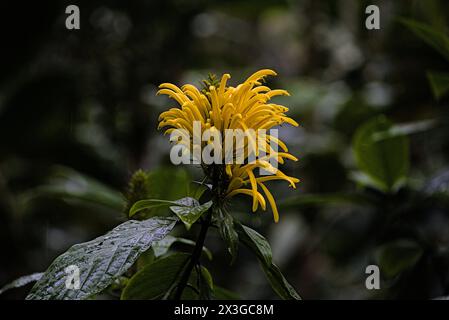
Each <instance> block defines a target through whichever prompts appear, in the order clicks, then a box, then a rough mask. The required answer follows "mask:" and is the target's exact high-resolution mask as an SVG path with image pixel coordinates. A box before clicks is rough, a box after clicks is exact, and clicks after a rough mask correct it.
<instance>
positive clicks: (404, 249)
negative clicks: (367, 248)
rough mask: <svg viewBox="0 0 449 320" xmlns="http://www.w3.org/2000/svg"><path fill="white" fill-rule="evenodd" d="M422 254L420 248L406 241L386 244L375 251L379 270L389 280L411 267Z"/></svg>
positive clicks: (412, 242) (414, 243)
mask: <svg viewBox="0 0 449 320" xmlns="http://www.w3.org/2000/svg"><path fill="white" fill-rule="evenodd" d="M422 254H423V250H422V248H421V246H419V244H417V243H416V242H414V241H411V240H407V239H401V240H397V241H394V242H390V243H387V244H385V245H383V246H382V247H380V248H379V249H377V250H376V256H377V260H378V263H379V266H380V270H381V271H382V273H383V274H384V275H385V276H387V277H390V278H391V277H395V276H396V275H398V274H399V273H401V272H402V271H405V270H407V269H409V268H411V267H413V266H414V265H415V264H416V263H417V262H418V261H419V259H420V258H421V256H422Z"/></svg>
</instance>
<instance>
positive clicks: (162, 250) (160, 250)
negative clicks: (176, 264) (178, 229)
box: [152, 235, 212, 260]
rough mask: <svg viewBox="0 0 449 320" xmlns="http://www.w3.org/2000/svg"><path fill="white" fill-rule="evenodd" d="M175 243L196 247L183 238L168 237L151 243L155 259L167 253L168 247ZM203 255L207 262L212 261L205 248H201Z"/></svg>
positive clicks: (209, 253)
mask: <svg viewBox="0 0 449 320" xmlns="http://www.w3.org/2000/svg"><path fill="white" fill-rule="evenodd" d="M175 242H179V243H183V244H187V245H190V246H195V245H196V243H195V241H192V240H189V239H185V238H177V237H173V236H170V235H168V236H166V237H165V238H164V239H162V240H160V241H156V242H154V243H153V246H152V249H153V251H154V255H155V257H156V258H157V257H160V256H163V255H164V254H166V253H167V252H168V250H169V249H170V247H171V246H172V245H173V244H174V243H175ZM203 253H204V254H205V255H206V256H207V258H208V259H209V260H212V253H211V252H210V250H209V249H207V248H206V247H205V246H204V247H203Z"/></svg>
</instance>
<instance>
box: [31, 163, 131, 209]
mask: <svg viewBox="0 0 449 320" xmlns="http://www.w3.org/2000/svg"><path fill="white" fill-rule="evenodd" d="M27 196H28V197H29V200H32V199H34V198H37V197H43V196H45V197H55V198H60V199H64V200H69V201H76V202H78V203H87V204H96V205H101V206H103V207H106V208H108V209H111V210H113V211H117V212H120V211H122V209H123V205H124V201H123V197H122V195H121V194H120V193H119V192H118V191H116V190H114V189H112V188H109V187H108V186H106V185H104V184H103V183H101V182H99V181H97V180H95V179H92V178H90V177H88V176H87V175H83V174H81V173H79V172H77V171H75V170H73V169H70V168H67V167H63V166H56V167H55V168H54V169H53V172H52V174H51V177H50V181H49V183H48V185H44V186H41V187H38V188H36V189H34V190H32V191H31V192H30V193H29V194H28V195H27Z"/></svg>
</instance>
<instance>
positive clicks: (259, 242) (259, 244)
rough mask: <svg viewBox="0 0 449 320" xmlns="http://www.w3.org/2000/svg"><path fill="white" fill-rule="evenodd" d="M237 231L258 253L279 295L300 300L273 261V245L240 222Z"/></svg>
mask: <svg viewBox="0 0 449 320" xmlns="http://www.w3.org/2000/svg"><path fill="white" fill-rule="evenodd" d="M237 231H238V233H239V236H240V239H241V240H242V242H243V243H244V244H245V245H246V246H247V247H248V248H249V249H250V250H251V251H253V252H254V253H255V254H256V256H257V258H258V259H259V262H260V265H261V267H262V270H263V271H264V272H265V275H266V276H267V279H268V281H269V282H270V285H271V287H272V288H273V290H274V291H275V292H276V293H277V294H278V295H279V297H281V298H282V299H285V300H287V299H295V300H300V299H301V297H300V296H299V294H298V293H297V292H296V291H295V289H294V288H293V287H292V286H291V285H290V283H288V281H287V280H286V279H285V277H284V276H283V275H282V273H281V271H280V270H279V268H278V267H277V266H276V265H275V264H273V263H272V254H271V247H270V244H269V243H268V241H267V240H266V239H265V238H264V237H263V236H262V235H261V234H260V233H258V232H257V231H255V230H253V229H251V228H249V227H246V226H244V225H242V224H238V228H237Z"/></svg>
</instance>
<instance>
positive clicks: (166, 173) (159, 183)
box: [128, 167, 191, 220]
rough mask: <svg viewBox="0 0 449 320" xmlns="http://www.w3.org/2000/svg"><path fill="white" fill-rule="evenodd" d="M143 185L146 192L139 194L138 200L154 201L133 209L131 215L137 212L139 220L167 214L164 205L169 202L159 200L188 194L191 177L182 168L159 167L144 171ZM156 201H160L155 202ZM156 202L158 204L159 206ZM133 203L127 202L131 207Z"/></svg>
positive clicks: (169, 199) (177, 197) (173, 198)
mask: <svg viewBox="0 0 449 320" xmlns="http://www.w3.org/2000/svg"><path fill="white" fill-rule="evenodd" d="M144 185H145V188H144V189H145V190H146V192H147V194H146V196H145V197H142V195H140V196H139V199H138V200H141V199H153V200H155V201H153V202H152V203H149V202H148V203H147V204H148V206H147V207H145V208H142V209H140V210H138V211H135V212H134V211H133V215H135V214H136V213H139V220H140V219H142V218H143V219H146V218H150V217H154V216H167V215H169V212H168V210H167V209H166V207H167V205H170V203H163V202H161V201H174V200H176V199H179V198H182V197H185V196H186V195H188V194H189V193H190V185H191V178H190V175H189V173H188V172H187V171H186V170H185V169H183V168H175V167H170V168H160V169H157V170H152V171H150V172H147V173H145V179H144ZM159 199H164V200H159ZM136 200H137V199H136ZM156 201H160V202H158V203H156ZM157 204H160V206H158V205H157ZM133 205H134V203H130V204H128V206H129V207H131V208H132V207H133ZM130 211H131V210H130Z"/></svg>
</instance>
